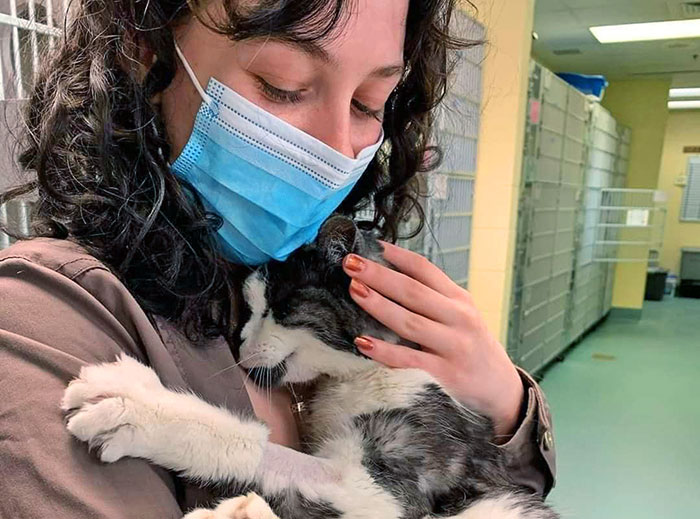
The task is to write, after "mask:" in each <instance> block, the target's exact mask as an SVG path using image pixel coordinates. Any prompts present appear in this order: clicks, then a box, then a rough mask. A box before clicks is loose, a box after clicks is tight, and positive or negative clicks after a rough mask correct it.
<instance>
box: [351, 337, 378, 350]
mask: <svg viewBox="0 0 700 519" xmlns="http://www.w3.org/2000/svg"><path fill="white" fill-rule="evenodd" d="M355 346H357V347H358V348H360V349H361V350H365V351H372V350H373V349H374V343H373V342H372V341H370V340H369V339H368V338H367V337H356V338H355Z"/></svg>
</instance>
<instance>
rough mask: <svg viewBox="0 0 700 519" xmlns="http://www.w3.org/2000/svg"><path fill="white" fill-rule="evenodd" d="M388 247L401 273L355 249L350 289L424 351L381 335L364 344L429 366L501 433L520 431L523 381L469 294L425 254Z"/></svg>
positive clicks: (379, 353) (368, 350)
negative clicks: (394, 342) (396, 343)
mask: <svg viewBox="0 0 700 519" xmlns="http://www.w3.org/2000/svg"><path fill="white" fill-rule="evenodd" d="M383 245H384V257H385V259H386V260H387V261H388V262H389V263H391V264H392V265H393V266H394V267H396V268H397V269H398V272H397V271H394V270H391V269H389V268H386V267H384V266H382V265H380V264H378V263H375V262H373V261H370V260H367V259H365V258H360V257H359V256H357V255H354V254H351V255H349V256H347V257H346V258H345V261H344V262H343V268H344V269H345V272H346V273H347V274H348V275H349V276H350V277H351V278H352V282H351V284H350V294H351V296H352V298H353V300H354V301H355V302H356V303H357V304H358V305H360V306H361V307H362V308H363V309H364V310H365V311H366V312H368V313H369V314H370V315H372V316H373V317H374V318H375V319H377V320H378V321H379V322H381V323H382V324H384V325H385V326H387V327H388V328H390V329H391V330H393V331H394V332H395V333H396V334H398V335H399V336H400V337H402V338H404V339H407V340H409V341H411V342H414V343H416V344H418V345H420V347H421V350H414V349H411V348H407V347H405V346H399V345H395V344H390V343H388V342H385V341H382V340H380V339H377V338H376V337H359V338H357V339H356V341H355V344H356V345H357V347H358V348H359V349H360V350H361V351H362V353H364V354H365V355H367V356H368V357H371V358H373V359H374V360H376V361H379V362H381V363H383V364H386V365H387V366H390V367H395V368H419V369H422V370H424V371H427V372H428V373H430V374H431V375H433V376H434V377H435V378H436V379H437V380H438V381H439V382H440V383H441V384H442V385H443V386H444V387H445V388H446V389H447V390H448V392H450V394H452V396H453V397H455V398H456V399H457V400H459V401H460V402H462V403H463V404H465V405H466V406H468V407H469V408H470V409H473V410H475V411H478V412H480V413H482V414H485V415H487V416H489V417H490V418H491V419H492V420H493V421H494V424H495V427H496V435H497V437H499V438H504V437H507V436H508V435H510V434H512V433H513V432H514V429H515V428H516V426H517V421H518V416H519V414H520V408H521V405H522V401H523V393H524V390H523V384H522V381H521V379H520V375H518V372H517V371H516V369H515V366H514V365H513V363H512V362H511V360H510V359H509V358H508V355H507V354H506V352H505V350H504V348H503V347H502V346H501V344H500V343H499V342H498V341H497V340H496V339H495V337H493V336H492V335H491V334H490V333H489V331H488V330H487V328H486V323H485V322H484V321H483V319H482V318H481V316H480V315H479V313H478V311H477V309H476V307H475V306H474V302H473V300H472V297H471V295H470V294H469V292H467V291H466V290H464V289H463V288H461V287H460V286H458V285H457V284H455V283H454V282H453V281H452V280H451V279H450V278H449V277H447V275H446V274H445V273H443V272H442V271H441V270H440V269H439V268H437V267H436V266H435V265H433V264H432V263H430V262H429V261H428V260H427V259H425V258H424V257H422V256H420V255H418V254H415V253H414V252H411V251H408V250H406V249H402V248H401V247H397V246H396V245H391V244H389V243H384V242H383Z"/></svg>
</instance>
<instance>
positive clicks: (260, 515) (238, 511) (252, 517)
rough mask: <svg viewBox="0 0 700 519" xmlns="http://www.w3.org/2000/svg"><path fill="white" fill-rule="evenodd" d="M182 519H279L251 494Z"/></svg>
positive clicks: (226, 501) (191, 513)
mask: <svg viewBox="0 0 700 519" xmlns="http://www.w3.org/2000/svg"><path fill="white" fill-rule="evenodd" d="M183 519H279V517H277V516H276V515H275V513H274V512H273V511H272V509H271V508H270V507H269V505H268V504H267V503H266V502H265V500H264V499H263V498H261V497H260V496H259V495H257V494H255V493H253V492H251V493H250V494H248V495H246V496H239V497H234V498H232V499H227V500H225V501H222V502H221V503H220V504H219V506H217V507H216V508H215V509H213V510H203V509H199V510H194V511H192V512H190V513H189V514H187V515H186V516H185V517H184V518H183Z"/></svg>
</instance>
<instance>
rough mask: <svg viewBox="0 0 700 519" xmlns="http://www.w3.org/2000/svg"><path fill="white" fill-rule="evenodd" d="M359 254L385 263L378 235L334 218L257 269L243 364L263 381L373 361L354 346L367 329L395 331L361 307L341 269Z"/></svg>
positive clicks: (243, 335)
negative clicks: (312, 236) (286, 254)
mask: <svg viewBox="0 0 700 519" xmlns="http://www.w3.org/2000/svg"><path fill="white" fill-rule="evenodd" d="M350 253H354V254H358V255H360V256H363V257H365V258H368V259H370V260H374V261H377V262H379V263H382V264H384V265H387V266H388V264H387V263H386V261H385V260H384V259H383V255H382V253H383V248H382V246H381V244H380V243H379V241H378V240H377V239H376V237H375V236H374V235H373V234H372V233H371V232H368V231H362V230H360V229H359V228H358V227H357V225H356V224H355V222H354V221H353V220H351V219H349V218H346V217H343V216H333V217H331V218H330V219H329V220H328V221H326V222H325V223H324V225H323V226H322V227H321V230H320V232H319V235H318V237H317V238H316V240H315V241H314V242H313V243H311V244H308V245H305V246H303V247H301V248H300V249H298V250H297V251H295V252H294V253H292V254H291V255H290V256H289V258H287V260H286V261H284V262H278V261H273V262H270V263H268V264H267V265H264V266H263V267H260V268H259V269H257V270H256V271H254V272H253V273H252V274H251V275H250V276H249V277H248V278H247V279H246V280H245V282H244V285H243V296H244V299H245V301H246V304H247V309H246V311H245V312H244V315H243V318H244V322H243V323H242V326H241V328H240V341H241V342H240V345H241V346H240V349H239V352H238V356H239V357H240V359H239V360H240V363H241V366H243V367H244V368H245V369H246V370H248V372H249V373H250V375H251V377H252V379H253V380H254V381H255V382H256V383H257V384H259V385H262V386H267V387H269V386H277V385H280V384H284V383H288V382H306V381H310V380H313V379H314V378H316V377H318V376H319V375H330V376H342V375H344V374H348V373H351V372H353V371H355V370H358V369H364V368H366V367H368V363H370V362H371V361H369V360H368V359H367V358H366V357H364V356H363V355H361V354H360V352H359V351H358V350H357V348H356V347H355V345H354V342H353V341H354V339H355V337H357V336H359V335H364V334H369V335H372V336H374V337H379V338H384V339H386V340H392V341H395V340H397V337H396V336H395V335H394V334H393V333H392V332H390V331H389V330H387V329H386V328H385V327H384V326H382V325H381V324H379V323H378V322H377V321H376V320H374V319H373V318H372V317H370V316H369V315H368V314H367V313H365V312H364V311H363V310H362V309H361V308H360V307H359V306H357V305H356V304H355V303H354V302H353V301H352V299H351V298H350V294H349V292H348V288H349V286H350V278H349V277H348V275H347V274H346V273H345V272H344V271H343V268H342V262H343V259H344V258H345V256H346V255H348V254H350Z"/></svg>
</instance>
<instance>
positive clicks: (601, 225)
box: [598, 223, 653, 229]
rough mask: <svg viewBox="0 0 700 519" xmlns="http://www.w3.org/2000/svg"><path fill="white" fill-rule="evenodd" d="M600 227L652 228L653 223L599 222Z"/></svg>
mask: <svg viewBox="0 0 700 519" xmlns="http://www.w3.org/2000/svg"><path fill="white" fill-rule="evenodd" d="M598 227H614V228H625V229H651V228H652V227H653V226H651V225H625V224H624V223H599V224H598Z"/></svg>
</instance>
